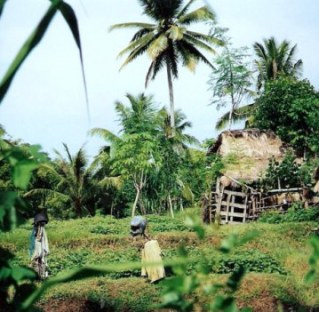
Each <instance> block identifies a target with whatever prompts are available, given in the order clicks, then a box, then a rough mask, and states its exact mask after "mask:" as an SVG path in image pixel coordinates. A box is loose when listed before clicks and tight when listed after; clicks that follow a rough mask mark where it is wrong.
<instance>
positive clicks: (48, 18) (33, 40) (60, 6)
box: [0, 0, 86, 103]
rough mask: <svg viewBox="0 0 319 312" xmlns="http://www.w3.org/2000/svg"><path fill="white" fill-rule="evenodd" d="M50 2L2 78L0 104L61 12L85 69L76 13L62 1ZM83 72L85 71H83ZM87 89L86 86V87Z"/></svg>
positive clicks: (0, 9)
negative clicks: (19, 71)
mask: <svg viewBox="0 0 319 312" xmlns="http://www.w3.org/2000/svg"><path fill="white" fill-rule="evenodd" d="M50 2H51V5H50V7H49V8H48V10H47V12H46V13H45V14H44V16H43V17H42V19H41V21H40V23H39V24H38V25H37V27H36V28H35V29H34V31H33V32H32V33H31V34H30V36H29V37H28V38H27V40H26V41H25V43H24V44H23V46H22V47H21V49H20V50H19V52H18V53H17V55H16V57H15V58H14V60H13V61H12V63H11V65H10V66H9V68H8V70H7V72H6V73H5V75H4V77H3V78H2V80H1V82H0V103H1V101H2V100H3V98H4V96H5V94H6V92H7V91H8V89H9V87H10V85H11V82H12V80H13V78H14V77H15V75H16V74H17V72H18V70H19V68H20V66H21V65H22V64H23V62H24V61H25V59H26V58H27V57H28V56H29V54H30V53H31V51H32V50H33V49H34V48H35V47H36V46H37V45H38V43H39V42H40V41H41V40H42V38H43V37H44V35H45V33H46V30H47V29H48V27H49V25H50V24H51V22H52V19H53V18H54V16H55V14H56V13H57V12H59V11H60V12H61V14H62V16H63V18H64V19H65V21H66V23H67V24H68V26H69V28H70V30H71V32H72V35H73V37H74V40H75V43H76V45H77V47H78V49H79V52H80V60H81V66H82V69H83V60H82V48H81V41H80V34H79V28H78V24H77V18H76V16H75V13H74V11H73V9H72V7H71V6H70V5H69V4H67V3H65V2H64V1H62V0H50ZM4 3H5V2H2V3H1V6H0V16H1V13H2V9H3V6H4ZM82 72H84V71H83V70H82ZM83 78H84V76H83ZM84 82H85V78H84ZM85 88H86V85H85Z"/></svg>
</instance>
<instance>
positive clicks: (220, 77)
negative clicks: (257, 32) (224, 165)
mask: <svg viewBox="0 0 319 312" xmlns="http://www.w3.org/2000/svg"><path fill="white" fill-rule="evenodd" d="M248 56H249V55H248V53H247V48H240V49H232V48H229V47H226V48H225V49H224V51H223V52H222V54H221V55H219V56H217V57H216V60H215V62H216V68H215V69H213V71H212V73H211V75H210V80H209V81H208V84H209V89H210V90H211V91H212V92H213V97H212V100H211V104H216V105H217V109H219V108H221V107H224V106H226V105H227V104H228V103H230V106H231V107H230V111H229V113H228V127H229V129H230V128H231V124H232V122H233V119H234V111H235V110H236V109H237V108H238V106H239V105H240V104H241V102H242V100H243V99H244V98H245V97H247V96H250V95H252V94H253V93H252V91H250V90H249V88H250V86H251V85H252V82H251V80H252V72H251V71H250V70H249V68H248V62H247V58H248ZM244 118H245V116H244ZM235 120H236V121H237V120H238V118H236V119H235ZM226 122H227V121H226V120H225V121H224V122H223V123H221V122H220V121H219V123H218V124H219V130H220V129H222V128H225V127H226Z"/></svg>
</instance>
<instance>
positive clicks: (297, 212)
mask: <svg viewBox="0 0 319 312" xmlns="http://www.w3.org/2000/svg"><path fill="white" fill-rule="evenodd" d="M318 220H319V207H311V208H308V209H304V208H302V207H301V206H300V204H298V203H295V204H294V205H293V206H292V207H291V208H289V209H288V211H287V212H286V213H281V212H279V211H268V212H265V213H263V214H262V215H261V216H260V217H259V219H258V222H263V223H272V224H278V223H286V222H305V221H318Z"/></svg>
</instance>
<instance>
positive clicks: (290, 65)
mask: <svg viewBox="0 0 319 312" xmlns="http://www.w3.org/2000/svg"><path fill="white" fill-rule="evenodd" d="M253 47H254V50H255V53H256V56H257V59H256V60H255V64H256V67H257V70H258V72H259V75H258V82H257V87H258V89H260V88H261V87H262V86H263V84H264V82H265V81H267V80H274V79H277V77H278V75H280V74H282V75H288V76H293V77H297V76H298V75H299V74H300V72H301V69H302V60H301V59H299V60H297V61H296V62H295V60H294V58H295V54H296V49H297V45H296V44H295V45H294V46H291V44H290V42H288V41H287V40H284V41H282V42H281V43H280V44H278V43H277V41H276V39H275V38H274V37H271V38H269V39H264V40H263V43H259V42H255V43H254V45H253Z"/></svg>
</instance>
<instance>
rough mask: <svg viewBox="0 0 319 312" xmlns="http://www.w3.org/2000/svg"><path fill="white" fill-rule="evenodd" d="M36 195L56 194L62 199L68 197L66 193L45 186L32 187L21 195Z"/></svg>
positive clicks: (64, 199) (26, 196) (27, 196)
mask: <svg viewBox="0 0 319 312" xmlns="http://www.w3.org/2000/svg"><path fill="white" fill-rule="evenodd" d="M36 195H42V196H57V197H59V198H60V199H61V200H62V201H66V200H68V199H69V196H68V195H65V194H63V193H61V192H58V191H55V190H51V189H46V188H35V189H32V190H30V191H28V192H27V193H25V194H24V195H23V197H24V198H29V197H32V196H36Z"/></svg>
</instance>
